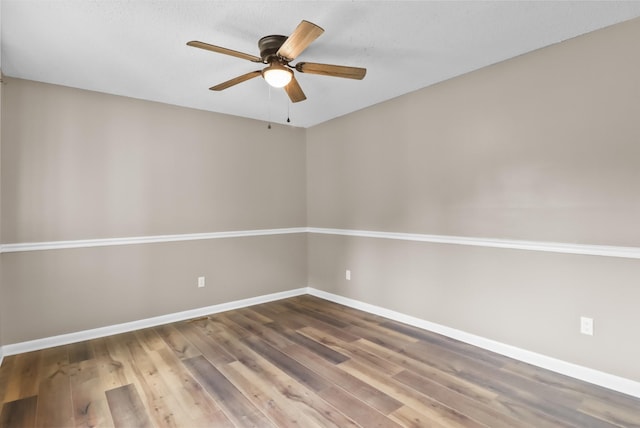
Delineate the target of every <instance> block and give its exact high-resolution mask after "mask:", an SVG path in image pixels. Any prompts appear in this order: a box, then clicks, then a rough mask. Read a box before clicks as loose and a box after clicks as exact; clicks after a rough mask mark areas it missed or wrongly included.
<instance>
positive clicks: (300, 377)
mask: <svg viewBox="0 0 640 428" xmlns="http://www.w3.org/2000/svg"><path fill="white" fill-rule="evenodd" d="M244 342H245V343H247V344H248V345H249V346H250V347H251V349H253V350H254V351H255V352H257V353H258V354H260V355H262V356H263V357H264V358H266V359H267V360H269V361H270V362H272V363H273V364H274V365H276V366H277V367H279V368H280V369H281V370H283V371H284V372H285V373H287V374H289V375H290V376H292V377H293V378H294V379H296V380H297V381H298V382H300V383H302V384H304V385H306V386H308V387H309V388H311V389H312V390H313V391H316V392H317V391H322V390H323V389H326V388H328V387H329V386H330V383H329V382H328V381H326V380H324V379H323V378H322V377H320V376H318V374H316V373H315V372H313V371H312V370H310V369H309V368H307V367H306V366H304V365H303V364H300V363H299V362H298V361H296V360H294V359H293V358H291V357H290V356H288V355H287V354H285V353H283V352H281V351H280V350H278V349H276V348H274V347H273V346H271V345H269V344H268V343H266V342H265V341H263V340H261V339H259V338H257V337H247V338H245V339H244Z"/></svg>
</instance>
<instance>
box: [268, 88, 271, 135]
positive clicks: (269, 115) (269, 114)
mask: <svg viewBox="0 0 640 428" xmlns="http://www.w3.org/2000/svg"><path fill="white" fill-rule="evenodd" d="M267 87H268V88H269V101H268V103H267V104H268V105H267V119H268V120H269V124H268V125H267V129H271V85H267Z"/></svg>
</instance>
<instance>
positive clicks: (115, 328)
mask: <svg viewBox="0 0 640 428" xmlns="http://www.w3.org/2000/svg"><path fill="white" fill-rule="evenodd" d="M307 292H308V289H307V288H306V287H304V288H298V289H295V290H289V291H282V292H279V293H272V294H267V295H264V296H258V297H251V298H249V299H242V300H236V301H233V302H228V303H221V304H218V305H212V306H206V307H203V308H197V309H191V310H188V311H182V312H176V313H173V314H168V315H161V316H157V317H153V318H146V319H142V320H138V321H131V322H126V323H122V324H116V325H111V326H107V327H100V328H94V329H91V330H84V331H79V332H75V333H68V334H61V335H59V336H52V337H45V338H42V339H35V340H29V341H26V342H20V343H14V344H10V345H4V346H3V347H2V350H1V352H2V353H4V355H7V356H8V355H16V354H22V353H23V352H31V351H38V350H40V349H46V348H52V347H54V346H61V345H68V344H70V343H76V342H82V341H85V340H90V339H97V338H99V337H105V336H111V335H114V334H119V333H126V332H130V331H135V330H140V329H143V328H149V327H155V326H158V325H162V324H169V323H172V322H177V321H184V320H188V319H191V318H198V317H202V316H205V315H211V314H215V313H219V312H224V311H230V310H233V309H240V308H246V307H247V306H253V305H258V304H260V303H267V302H272V301H274V300H281V299H286V298H288V297H294V296H300V295H302V294H307Z"/></svg>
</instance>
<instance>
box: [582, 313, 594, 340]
mask: <svg viewBox="0 0 640 428" xmlns="http://www.w3.org/2000/svg"><path fill="white" fill-rule="evenodd" d="M580 333H582V334H586V335H588V336H593V318H588V317H580Z"/></svg>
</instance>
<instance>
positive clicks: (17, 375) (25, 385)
mask: <svg viewBox="0 0 640 428" xmlns="http://www.w3.org/2000/svg"><path fill="white" fill-rule="evenodd" d="M41 358H42V353H40V352H27V353H24V354H20V355H14V356H12V357H7V359H9V360H10V361H11V363H12V370H11V372H10V375H9V376H6V377H7V378H8V383H7V385H6V386H5V387H4V397H3V400H4V401H15V400H19V399H20V398H26V397H31V396H34V395H37V394H38V387H39V383H40V374H39V370H40V361H41ZM3 365H4V363H3Z"/></svg>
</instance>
